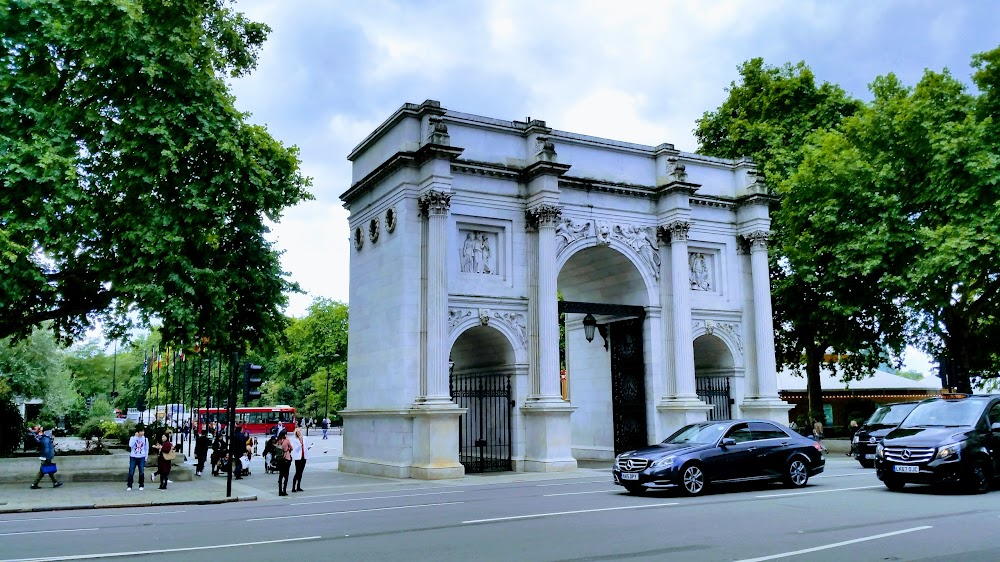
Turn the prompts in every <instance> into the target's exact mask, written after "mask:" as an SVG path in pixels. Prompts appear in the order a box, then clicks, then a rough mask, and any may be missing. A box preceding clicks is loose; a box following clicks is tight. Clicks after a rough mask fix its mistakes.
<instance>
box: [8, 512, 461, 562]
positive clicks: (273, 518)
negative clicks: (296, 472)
mask: <svg viewBox="0 0 1000 562" xmlns="http://www.w3.org/2000/svg"><path fill="white" fill-rule="evenodd" d="M460 503H465V502H442V503H423V504H418V505H397V506H394V507H372V508H369V509H352V510H348V511H329V512H326V513H303V514H301V515H279V516H277V517H256V518H254V519H247V521H273V520H275V519H299V518H301V517H322V516H324V515H343V514H345V513H364V512H366V511H390V510H393V509H413V508H415V507H435V506H438V505H457V504H460ZM0 562H2V561H0Z"/></svg>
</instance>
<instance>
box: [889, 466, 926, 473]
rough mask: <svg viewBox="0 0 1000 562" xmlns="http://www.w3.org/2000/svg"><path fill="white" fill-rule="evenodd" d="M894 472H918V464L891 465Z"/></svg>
mask: <svg viewBox="0 0 1000 562" xmlns="http://www.w3.org/2000/svg"><path fill="white" fill-rule="evenodd" d="M892 470H893V471H894V472H920V467H918V466H900V465H896V466H894V467H892Z"/></svg>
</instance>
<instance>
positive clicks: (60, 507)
mask: <svg viewBox="0 0 1000 562" xmlns="http://www.w3.org/2000/svg"><path fill="white" fill-rule="evenodd" d="M248 501H257V496H236V497H234V498H223V499H219V500H179V501H168V502H155V503H154V502H141V503H114V504H107V505H98V504H79V505H58V506H46V507H20V508H12V509H0V514H7V513H37V512H40V511H75V510H81V509H116V508H125V507H155V506H160V505H210V504H222V503H235V502H248Z"/></svg>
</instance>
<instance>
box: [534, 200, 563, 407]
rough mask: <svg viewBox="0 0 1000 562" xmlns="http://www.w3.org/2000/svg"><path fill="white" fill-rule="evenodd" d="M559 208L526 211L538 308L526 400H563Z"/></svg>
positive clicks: (537, 208) (551, 207) (536, 307)
mask: <svg viewBox="0 0 1000 562" xmlns="http://www.w3.org/2000/svg"><path fill="white" fill-rule="evenodd" d="M561 218H562V209H561V208H560V207H557V206H554V205H544V204H543V205H538V206H536V207H532V208H531V209H528V211H527V219H528V222H529V223H530V224H532V225H534V226H535V229H536V230H537V234H536V235H535V236H536V241H537V247H536V251H535V259H537V260H538V261H537V267H536V268H535V271H536V272H537V287H538V288H537V292H536V294H535V295H533V297H534V300H535V310H536V311H537V314H538V318H537V332H536V333H537V334H538V368H537V370H536V374H537V381H534V382H533V383H532V392H533V393H535V395H534V396H530V397H529V398H528V399H529V400H542V401H557V402H563V399H562V393H561V392H560V389H559V343H558V342H559V301H558V299H557V297H556V290H557V287H556V266H555V265H556V225H558V224H559V220H560V219H561Z"/></svg>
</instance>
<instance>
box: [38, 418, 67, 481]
mask: <svg viewBox="0 0 1000 562" xmlns="http://www.w3.org/2000/svg"><path fill="white" fill-rule="evenodd" d="M37 439H38V446H39V450H40V451H41V452H40V454H39V457H38V460H39V461H41V464H40V465H39V467H38V476H36V477H35V482H34V483H33V484H32V485H31V489H32V490H37V489H39V488H41V486H39V485H38V483H39V482H41V481H42V476H45V475H46V474H48V475H49V478H51V479H52V487H53V488H58V487H59V486H62V482H60V481H59V479H58V478H56V470H55V467H56V463H54V462H52V459H53V458H55V456H56V444H55V441H54V440H53V439H52V430H51V429H49V430H46V431H44V432H42V434H41V435H40V436H39V437H38V438H37Z"/></svg>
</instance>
